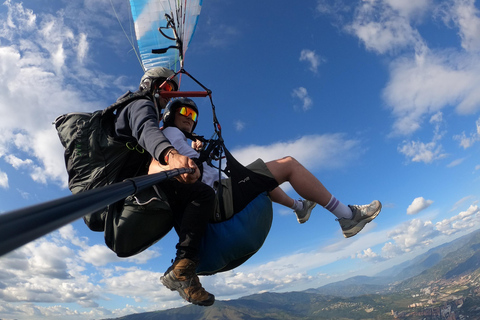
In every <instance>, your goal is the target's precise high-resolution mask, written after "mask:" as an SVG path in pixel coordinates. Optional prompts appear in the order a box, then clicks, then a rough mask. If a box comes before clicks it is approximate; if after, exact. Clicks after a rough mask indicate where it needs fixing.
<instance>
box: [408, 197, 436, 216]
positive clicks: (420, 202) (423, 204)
mask: <svg viewBox="0 0 480 320" xmlns="http://www.w3.org/2000/svg"><path fill="white" fill-rule="evenodd" d="M432 203H433V200H426V199H425V198H423V197H418V198H415V199H414V200H413V202H412V204H410V205H409V206H408V208H407V214H417V213H419V212H420V211H422V210H425V209H426V208H428V207H429V206H430V205H431V204H432Z"/></svg>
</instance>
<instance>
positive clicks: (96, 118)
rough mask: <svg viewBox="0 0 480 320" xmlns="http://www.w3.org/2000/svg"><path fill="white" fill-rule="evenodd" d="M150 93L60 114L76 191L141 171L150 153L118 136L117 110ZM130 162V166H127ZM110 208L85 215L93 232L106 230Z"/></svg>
mask: <svg viewBox="0 0 480 320" xmlns="http://www.w3.org/2000/svg"><path fill="white" fill-rule="evenodd" d="M138 99H150V100H151V95H150V93H149V92H145V91H138V92H135V93H132V92H128V93H127V94H125V95H124V96H123V97H122V98H120V99H119V100H118V101H117V102H115V103H114V104H112V105H111V106H109V107H107V108H106V109H104V110H98V111H95V112H93V113H88V112H73V113H67V114H64V115H61V116H58V117H57V118H56V119H55V121H54V123H53V124H54V125H55V128H56V130H57V132H58V136H59V138H60V141H61V143H62V145H63V147H64V148H65V165H66V167H67V172H68V187H69V189H70V191H71V192H72V193H73V194H76V193H79V192H82V191H86V190H90V189H95V188H98V187H103V186H106V185H109V184H112V183H115V182H120V181H123V180H124V179H126V178H131V177H133V176H135V175H136V174H138V172H139V171H140V170H141V168H142V166H144V164H145V165H146V164H147V163H148V161H149V160H150V155H149V154H148V152H146V151H145V150H144V149H143V148H142V147H140V146H139V145H137V144H136V142H135V140H133V141H132V142H126V141H117V140H115V139H114V117H115V114H114V112H115V111H116V110H118V109H119V108H122V107H124V106H126V105H127V104H129V103H130V102H132V101H134V100H138ZM127 163H128V169H129V170H125V167H126V166H125V165H126V164H127ZM107 212H108V207H105V208H104V209H102V210H99V211H96V212H94V213H91V214H88V215H86V216H84V218H83V219H84V221H85V224H86V225H87V226H88V227H89V228H90V229H91V230H93V231H104V229H105V218H106V214H107Z"/></svg>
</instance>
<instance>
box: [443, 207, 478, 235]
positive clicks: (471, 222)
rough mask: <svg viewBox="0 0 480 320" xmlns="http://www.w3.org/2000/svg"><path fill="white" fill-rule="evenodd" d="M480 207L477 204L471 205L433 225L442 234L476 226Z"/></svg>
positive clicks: (449, 233)
mask: <svg viewBox="0 0 480 320" xmlns="http://www.w3.org/2000/svg"><path fill="white" fill-rule="evenodd" d="M479 217H480V209H479V207H478V206H477V205H471V206H470V207H469V208H468V209H467V210H466V211H462V212H460V213H459V214H458V215H456V216H453V217H451V218H449V219H445V220H442V221H440V222H437V223H436V225H435V227H436V229H437V230H439V231H440V232H442V233H443V234H447V235H451V234H454V233H457V232H460V231H464V230H469V229H474V228H478V226H479V225H480V221H479Z"/></svg>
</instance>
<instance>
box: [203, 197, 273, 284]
mask: <svg viewBox="0 0 480 320" xmlns="http://www.w3.org/2000/svg"><path fill="white" fill-rule="evenodd" d="M272 220H273V209H272V201H271V200H270V198H269V197H268V195H267V193H266V192H263V193H261V194H260V195H258V196H257V197H256V198H255V199H254V200H253V201H251V202H250V203H249V204H248V205H247V206H246V207H245V208H244V209H243V210H242V211H240V212H238V213H236V214H235V215H234V216H233V217H232V218H230V219H229V220H226V221H223V222H218V223H209V224H208V227H207V230H206V233H205V236H204V237H203V241H202V244H201V246H200V263H199V264H198V266H197V273H198V274H199V275H213V274H215V273H218V272H225V271H228V270H231V269H234V268H236V267H238V266H239V265H241V264H242V263H244V262H245V261H247V260H248V259H249V258H250V257H251V256H253V255H254V254H255V253H256V252H257V251H258V250H259V249H260V248H261V247H262V245H263V243H264V242H265V239H266V238H267V235H268V233H269V231H270V228H271V226H272Z"/></svg>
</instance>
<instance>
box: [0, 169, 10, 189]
mask: <svg viewBox="0 0 480 320" xmlns="http://www.w3.org/2000/svg"><path fill="white" fill-rule="evenodd" d="M0 187H2V188H4V189H8V175H7V174H6V173H5V172H3V171H0Z"/></svg>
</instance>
